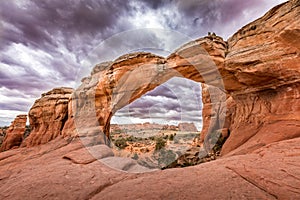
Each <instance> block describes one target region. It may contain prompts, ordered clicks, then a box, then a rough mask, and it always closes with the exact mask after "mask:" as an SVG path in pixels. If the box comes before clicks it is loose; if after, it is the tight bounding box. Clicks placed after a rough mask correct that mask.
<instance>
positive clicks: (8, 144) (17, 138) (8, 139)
mask: <svg viewBox="0 0 300 200" xmlns="http://www.w3.org/2000/svg"><path fill="white" fill-rule="evenodd" d="M26 121H27V115H18V116H17V117H16V118H15V120H14V121H13V122H12V123H11V125H10V126H9V128H8V129H7V130H6V135H5V137H4V140H3V143H2V145H1V151H6V150H9V149H11V148H13V147H19V146H20V144H21V142H22V140H23V135H24V132H25V127H26Z"/></svg>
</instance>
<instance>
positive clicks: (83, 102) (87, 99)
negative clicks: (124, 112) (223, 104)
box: [73, 37, 227, 136]
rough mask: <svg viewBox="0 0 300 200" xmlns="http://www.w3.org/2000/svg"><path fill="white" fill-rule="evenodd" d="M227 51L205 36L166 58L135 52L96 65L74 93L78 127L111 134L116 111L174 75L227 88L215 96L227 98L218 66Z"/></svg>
mask: <svg viewBox="0 0 300 200" xmlns="http://www.w3.org/2000/svg"><path fill="white" fill-rule="evenodd" d="M226 50H227V44H226V42H224V41H223V40H222V39H221V38H219V37H206V38H202V39H199V40H196V41H193V42H190V43H188V44H186V45H184V46H183V47H181V48H180V49H178V50H177V51H175V52H174V53H173V54H171V55H170V56H169V57H167V58H163V57H160V56H157V55H154V54H151V53H134V54H127V55H124V56H121V57H119V58H118V59H116V60H115V61H114V62H112V63H102V64H100V65H98V66H96V67H95V69H94V70H93V71H98V73H95V74H91V76H90V77H88V78H85V79H83V84H82V86H81V87H80V88H79V90H77V91H76V92H75V93H74V99H75V101H74V102H75V104H73V105H74V107H75V108H74V109H75V110H76V114H77V116H76V117H77V118H75V119H78V120H77V121H78V124H77V128H79V129H81V128H82V127H85V128H83V129H84V130H82V132H84V133H85V132H86V129H88V127H93V126H99V127H100V130H101V131H103V132H104V133H105V135H106V136H109V129H110V120H111V117H112V116H113V114H114V113H115V112H116V111H117V110H119V109H120V108H122V107H124V106H126V105H127V104H129V103H131V102H132V101H134V100H135V99H137V98H139V97H140V96H142V95H143V94H145V93H146V92H148V91H150V90H152V89H154V88H155V87H157V86H159V85H161V84H163V83H164V82H166V81H168V80H169V79H171V78H172V77H184V78H187V79H190V80H193V81H196V82H199V83H200V82H205V83H207V84H210V85H214V86H216V87H218V88H220V89H221V91H224V92H222V96H223V97H216V98H217V99H218V100H220V99H222V100H224V101H225V100H226V95H225V90H224V85H223V81H222V76H221V75H220V74H219V69H220V68H222V67H223V66H224V65H223V63H224V59H225V52H226ZM84 91H85V92H84ZM86 91H88V92H86ZM93 109H94V110H93ZM93 113H94V114H93ZM91 115H93V116H92V117H91ZM91 118H94V120H92V122H91V120H90V119H91ZM87 119H89V122H87Z"/></svg>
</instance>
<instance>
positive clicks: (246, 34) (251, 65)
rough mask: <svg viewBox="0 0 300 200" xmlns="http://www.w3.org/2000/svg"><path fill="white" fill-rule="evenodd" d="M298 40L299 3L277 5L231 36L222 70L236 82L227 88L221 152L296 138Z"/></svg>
mask: <svg viewBox="0 0 300 200" xmlns="http://www.w3.org/2000/svg"><path fill="white" fill-rule="evenodd" d="M299 38H300V6H299V1H290V2H286V3H284V4H281V5H279V6H276V7H275V8H273V9H271V10H270V11H269V12H268V13H266V14H265V15H264V16H263V17H262V18H260V19H258V20H256V21H254V22H252V23H250V24H248V25H246V26H244V27H243V28H242V29H240V30H239V31H238V32H237V33H236V34H234V35H233V36H232V37H231V38H229V40H228V46H229V47H228V48H229V49H228V54H227V56H226V59H225V68H224V70H226V71H228V72H230V73H231V74H233V75H234V80H236V81H237V82H239V83H240V84H231V85H227V86H226V89H227V91H228V92H230V94H231V96H232V98H233V99H234V101H235V104H236V108H235V110H236V111H235V113H234V117H233V119H232V124H231V135H230V138H229V139H228V140H227V142H226V143H225V145H224V147H223V154H227V153H229V152H231V151H233V150H235V149H237V150H236V151H235V153H247V152H249V151H252V150H254V149H257V148H259V147H261V146H264V145H266V144H269V143H272V142H275V141H280V140H285V139H290V138H295V137H299V136H300V118H299V116H300V106H299V105H300V98H299V91H300V90H299V84H300V56H299V55H300V48H299V47H300V40H299ZM225 79H226V78H225ZM225 84H226V83H225Z"/></svg>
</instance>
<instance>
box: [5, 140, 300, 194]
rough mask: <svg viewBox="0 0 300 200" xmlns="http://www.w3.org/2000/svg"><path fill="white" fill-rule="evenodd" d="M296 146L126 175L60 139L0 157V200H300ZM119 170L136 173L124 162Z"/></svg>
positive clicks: (294, 143)
mask: <svg viewBox="0 0 300 200" xmlns="http://www.w3.org/2000/svg"><path fill="white" fill-rule="evenodd" d="M299 142H300V138H295V139H291V140H286V141H281V142H277V143H273V144H270V145H267V146H265V147H262V148H260V149H258V150H256V151H254V152H252V153H250V154H247V155H237V156H231V157H228V158H222V159H219V160H216V161H213V162H209V163H205V164H201V165H198V166H194V167H188V168H182V169H170V170H164V171H153V172H147V173H127V172H125V171H119V170H116V169H112V168H109V167H108V166H107V165H105V164H103V163H101V162H100V161H98V160H97V159H91V158H92V157H91V154H89V152H87V149H85V148H84V146H83V145H82V144H81V141H80V140H79V139H75V140H73V141H72V142H70V143H69V142H68V141H66V140H65V139H62V138H60V137H58V138H56V139H55V140H53V141H51V142H49V143H48V144H45V145H41V146H36V147H31V148H19V149H13V150H10V151H6V152H2V153H0V168H1V171H0V190H1V193H0V199H40V198H43V199H232V198H233V199H299V198H300V165H299V163H300V147H299ZM97 149H101V150H102V151H103V155H102V156H101V152H97V154H96V155H97V157H98V158H101V159H103V160H106V161H109V162H111V163H112V162H113V161H114V160H115V165H114V167H117V163H118V162H119V161H120V158H115V157H112V156H111V154H110V153H109V150H108V149H107V148H106V147H104V146H101V145H100V146H99V145H97V146H95V147H89V150H90V151H91V152H92V154H94V153H95V150H97ZM85 151H86V152H85ZM72 152H73V153H72ZM109 162H107V163H109ZM124 166H127V167H125V168H124ZM128 166H130V167H128ZM120 167H121V168H123V169H125V170H127V171H132V170H133V169H138V166H137V165H133V164H132V163H130V162H128V163H126V162H125V161H124V159H122V163H121V164H120ZM137 172H138V171H137Z"/></svg>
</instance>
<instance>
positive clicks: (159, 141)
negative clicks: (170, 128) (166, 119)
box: [155, 137, 166, 150]
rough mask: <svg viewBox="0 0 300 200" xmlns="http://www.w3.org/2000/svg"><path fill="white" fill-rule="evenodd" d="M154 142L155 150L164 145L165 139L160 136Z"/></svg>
mask: <svg viewBox="0 0 300 200" xmlns="http://www.w3.org/2000/svg"><path fill="white" fill-rule="evenodd" d="M155 142H156V143H155V150H160V149H162V148H163V147H165V146H166V141H165V140H164V139H163V138H161V137H158V138H156V139H155Z"/></svg>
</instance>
